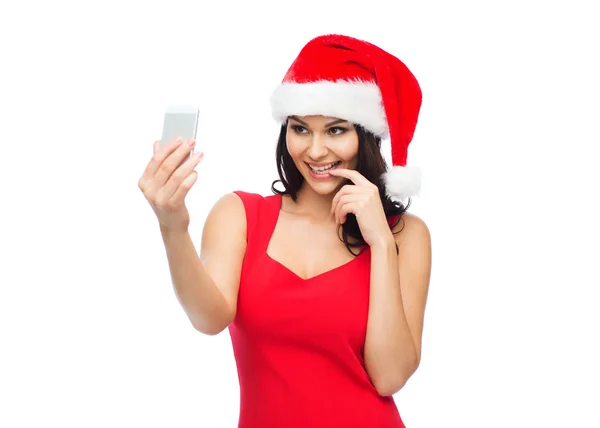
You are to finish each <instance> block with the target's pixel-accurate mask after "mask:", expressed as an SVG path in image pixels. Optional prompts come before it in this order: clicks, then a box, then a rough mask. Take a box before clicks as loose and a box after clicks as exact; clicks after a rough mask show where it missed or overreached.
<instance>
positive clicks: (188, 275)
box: [161, 193, 246, 335]
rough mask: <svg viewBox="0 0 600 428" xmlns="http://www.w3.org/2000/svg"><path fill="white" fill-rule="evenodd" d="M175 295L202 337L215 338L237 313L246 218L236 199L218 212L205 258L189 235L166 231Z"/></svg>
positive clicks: (223, 202)
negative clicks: (199, 254)
mask: <svg viewBox="0 0 600 428" xmlns="http://www.w3.org/2000/svg"><path fill="white" fill-rule="evenodd" d="M161 232H162V236H163V241H164V244H165V248H166V252H167V258H168V260H169V268H170V271H171V280H172V282H173V287H174V289H175V294H176V296H177V298H178V300H179V302H180V304H181V306H182V307H183V309H184V311H185V313H186V314H187V316H188V318H189V319H190V321H191V323H192V325H193V326H194V328H195V329H197V330H198V331H200V332H202V333H204V334H208V335H215V334H218V333H220V332H221V331H223V330H224V329H225V328H227V326H228V325H229V324H230V323H231V321H232V320H233V318H234V317H235V313H236V306H237V295H238V290H239V282H240V273H241V268H242V262H243V259H244V255H245V252H246V216H245V211H244V205H243V203H242V201H241V199H240V198H239V196H237V195H236V194H233V193H232V194H227V195H225V196H223V197H222V198H221V199H219V201H217V203H216V204H215V206H214V207H213V208H212V210H211V211H210V213H209V214H208V217H207V219H206V222H205V224H204V230H203V233H202V249H201V254H202V256H201V257H199V256H198V253H197V252H196V249H195V247H194V244H193V242H192V240H191V237H190V235H189V233H188V232H187V231H185V232H169V231H166V230H162V231H161Z"/></svg>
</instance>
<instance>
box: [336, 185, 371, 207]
mask: <svg viewBox="0 0 600 428" xmlns="http://www.w3.org/2000/svg"><path fill="white" fill-rule="evenodd" d="M363 193H365V189H364V188H363V187H361V186H356V185H353V184H346V185H345V186H342V188H341V189H340V190H339V191H338V192H337V193H336V194H335V196H334V197H333V200H332V201H331V213H334V212H335V209H336V206H337V204H338V203H339V200H340V198H341V197H342V196H344V195H353V194H363Z"/></svg>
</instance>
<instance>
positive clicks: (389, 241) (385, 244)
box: [370, 232, 398, 254]
mask: <svg viewBox="0 0 600 428" xmlns="http://www.w3.org/2000/svg"><path fill="white" fill-rule="evenodd" d="M370 247H371V252H380V253H381V252H390V251H391V252H393V253H394V254H396V253H397V248H398V247H397V245H396V240H395V239H394V235H392V233H391V232H390V233H387V234H385V236H381V237H379V238H378V239H377V240H376V241H375V242H373V243H372V244H371V245H370Z"/></svg>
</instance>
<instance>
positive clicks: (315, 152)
mask: <svg viewBox="0 0 600 428" xmlns="http://www.w3.org/2000/svg"><path fill="white" fill-rule="evenodd" d="M327 153H328V148H327V142H326V139H325V138H324V137H322V136H320V135H319V134H318V133H316V132H315V133H314V134H313V137H312V139H311V142H310V146H308V150H307V154H308V156H309V157H311V158H312V159H315V160H318V159H322V158H324V157H325V156H327Z"/></svg>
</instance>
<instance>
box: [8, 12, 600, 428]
mask: <svg viewBox="0 0 600 428" xmlns="http://www.w3.org/2000/svg"><path fill="white" fill-rule="evenodd" d="M594 3H595V2H593V1H591V0H590V1H588V2H583V1H572V0H571V1H562V2H558V1H541V0H540V1H538V2H535V1H523V0H520V1H502V2H499V1H498V2H491V1H486V2H483V1H474V0H473V1H452V2H450V1H426V0H419V1H410V2H404V1H397V2H391V1H378V0H371V1H364V2H350V1H343V2H342V1H306V0H304V1H299V2H277V3H275V2H273V4H272V5H270V6H268V5H267V3H265V2H263V3H261V2H242V1H238V2H217V1H213V2H201V1H188V2H182V1H169V2H162V3H160V4H159V3H157V4H155V5H152V6H151V5H150V4H149V3H141V2H140V3H139V4H138V3H134V2H124V1H119V2H116V1H115V2H110V1H103V2H94V3H92V2H78V3H75V2H73V3H67V2H60V1H54V2H37V3H34V2H25V1H21V2H14V3H12V4H10V3H9V2H4V3H3V4H2V6H1V7H0V36H1V37H0V44H1V49H2V56H1V58H2V59H1V63H2V64H1V66H0V73H1V79H0V105H1V111H0V127H1V132H0V136H1V137H2V142H1V144H2V149H1V155H0V179H1V181H0V186H1V195H0V196H1V198H2V199H1V200H0V204H1V205H2V209H1V210H0V216H1V222H0V227H1V228H2V229H1V231H0V232H1V235H0V236H1V238H0V245H1V247H2V248H1V251H2V258H1V259H0V260H1V269H0V285H1V288H0V341H1V342H0V359H1V364H0V426H2V427H46V426H62V427H108V426H110V427H235V426H236V424H237V418H238V411H239V397H238V393H239V389H238V383H237V373H236V370H235V361H234V359H233V353H232V349H231V342H230V337H229V334H228V332H227V330H226V331H224V332H223V333H222V334H220V335H218V336H216V337H210V336H203V335H202V334H200V333H198V332H196V331H195V330H193V328H192V327H191V325H190V324H189V322H188V320H187V318H186V316H185V315H184V312H183V310H182V309H181V308H180V307H179V305H178V302H177V300H176V298H175V295H174V293H173V289H172V285H171V283H170V276H169V271H168V264H167V259H166V255H165V253H164V247H163V244H162V240H161V237H160V233H159V230H158V224H157V221H156V218H155V216H154V213H153V212H152V210H151V208H150V206H149V205H148V204H147V202H146V200H145V199H144V197H143V194H142V193H141V192H140V190H139V189H138V187H137V181H138V179H139V177H140V176H141V173H142V171H143V169H144V167H145V165H146V163H147V162H148V161H149V159H150V157H151V153H152V143H153V141H154V140H155V139H158V138H160V132H161V125H162V113H163V109H164V106H165V105H166V104H172V103H195V104H197V105H198V106H199V108H200V111H201V114H200V125H199V138H198V139H199V145H200V148H201V149H204V151H205V154H206V155H205V159H204V161H203V162H202V163H201V164H200V166H199V167H198V172H199V179H198V181H197V183H196V184H195V186H194V187H193V189H192V191H191V192H190V194H189V196H188V199H187V203H188V207H189V209H190V212H191V215H192V224H191V228H190V231H191V233H192V237H193V239H194V242H195V244H196V245H197V246H198V245H199V243H200V236H201V232H202V227H203V222H204V219H205V216H206V215H207V213H208V210H209V209H210V208H211V206H212V204H213V203H214V202H215V201H216V200H217V199H218V198H219V197H220V196H221V195H223V194H224V193H227V192H230V191H232V190H236V189H242V190H246V191H253V192H257V193H262V194H264V195H268V194H269V193H270V184H271V182H272V181H273V180H274V179H276V178H277V177H276V170H275V162H274V148H275V140H276V137H277V131H278V128H277V126H276V124H275V123H274V121H273V120H272V119H271V116H270V110H269V96H270V93H271V91H272V89H273V88H274V87H275V86H276V85H277V84H278V83H279V82H280V80H281V79H282V78H283V75H284V73H285V71H286V70H287V68H288V67H289V65H290V64H291V62H292V61H293V59H294V58H295V56H296V55H297V54H298V52H299V51H300V49H301V48H302V46H303V45H304V44H305V43H306V42H307V41H308V40H309V39H310V38H312V37H314V36H317V35H320V34H323V33H343V34H348V35H352V36H355V37H358V38H363V39H366V40H369V41H371V42H373V43H375V44H377V45H379V46H381V47H382V48H384V49H386V50H388V51H390V52H392V53H393V54H395V55H397V56H398V57H400V58H401V59H402V60H403V61H404V62H405V63H406V64H407V65H408V66H409V67H410V68H411V70H412V71H413V72H414V73H415V75H416V76H417V78H418V79H419V81H420V83H421V86H422V88H423V108H422V112H421V118H420V122H419V125H418V128H417V132H416V134H415V139H414V140H413V143H412V145H411V147H410V151H409V164H410V165H414V166H419V167H421V169H422V171H423V174H424V182H423V190H422V192H421V196H420V197H418V198H415V199H414V200H413V204H412V206H411V208H410V211H411V212H413V213H415V214H417V215H419V216H420V217H422V218H423V219H424V220H425V221H426V223H427V224H428V225H429V228H430V230H431V234H432V240H433V251H434V258H433V271H432V277H431V288H430V295H429V301H428V304H427V310H426V319H425V331H424V337H423V357H422V363H421V366H420V368H419V370H418V371H417V373H416V374H415V375H414V376H413V377H412V378H411V379H410V380H409V382H408V383H407V384H406V386H405V387H404V389H403V390H402V391H400V392H399V393H398V394H396V395H395V399H396V402H397V404H398V407H399V409H400V413H401V415H402V417H403V419H404V422H405V423H406V426H407V427H408V428H418V427H460V428H466V427H477V428H481V427H486V428H487V427H489V428H491V427H505V426H511V427H542V426H543V427H564V426H569V427H578V428H584V427H599V426H600V416H598V413H597V412H596V411H595V410H594V407H597V405H598V402H599V395H600V393H599V392H598V384H599V383H600V374H599V369H598V362H599V361H600V352H599V351H598V337H599V334H598V326H599V325H600V317H599V315H598V311H597V309H596V307H597V304H598V293H597V288H598V286H600V277H599V274H598V271H597V265H598V262H599V259H600V257H599V256H600V250H599V245H598V242H599V238H600V233H599V226H598V223H599V222H600V218H599V210H598V193H599V192H598V184H599V183H600V177H599V174H598V169H597V165H598V161H599V159H600V157H599V155H598V150H597V148H598V143H600V131H599V130H598V125H599V113H600V111H599V110H600V108H599V101H598V100H599V96H600V90H599V89H600V88H599V83H598V76H599V75H600V65H599V59H598V53H597V52H598V42H597V40H600V34H599V33H600V32H599V31H598V25H597V15H595V14H594V13H593V12H592V10H593V9H592V6H593V4H594ZM392 5H393V6H392Z"/></svg>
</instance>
